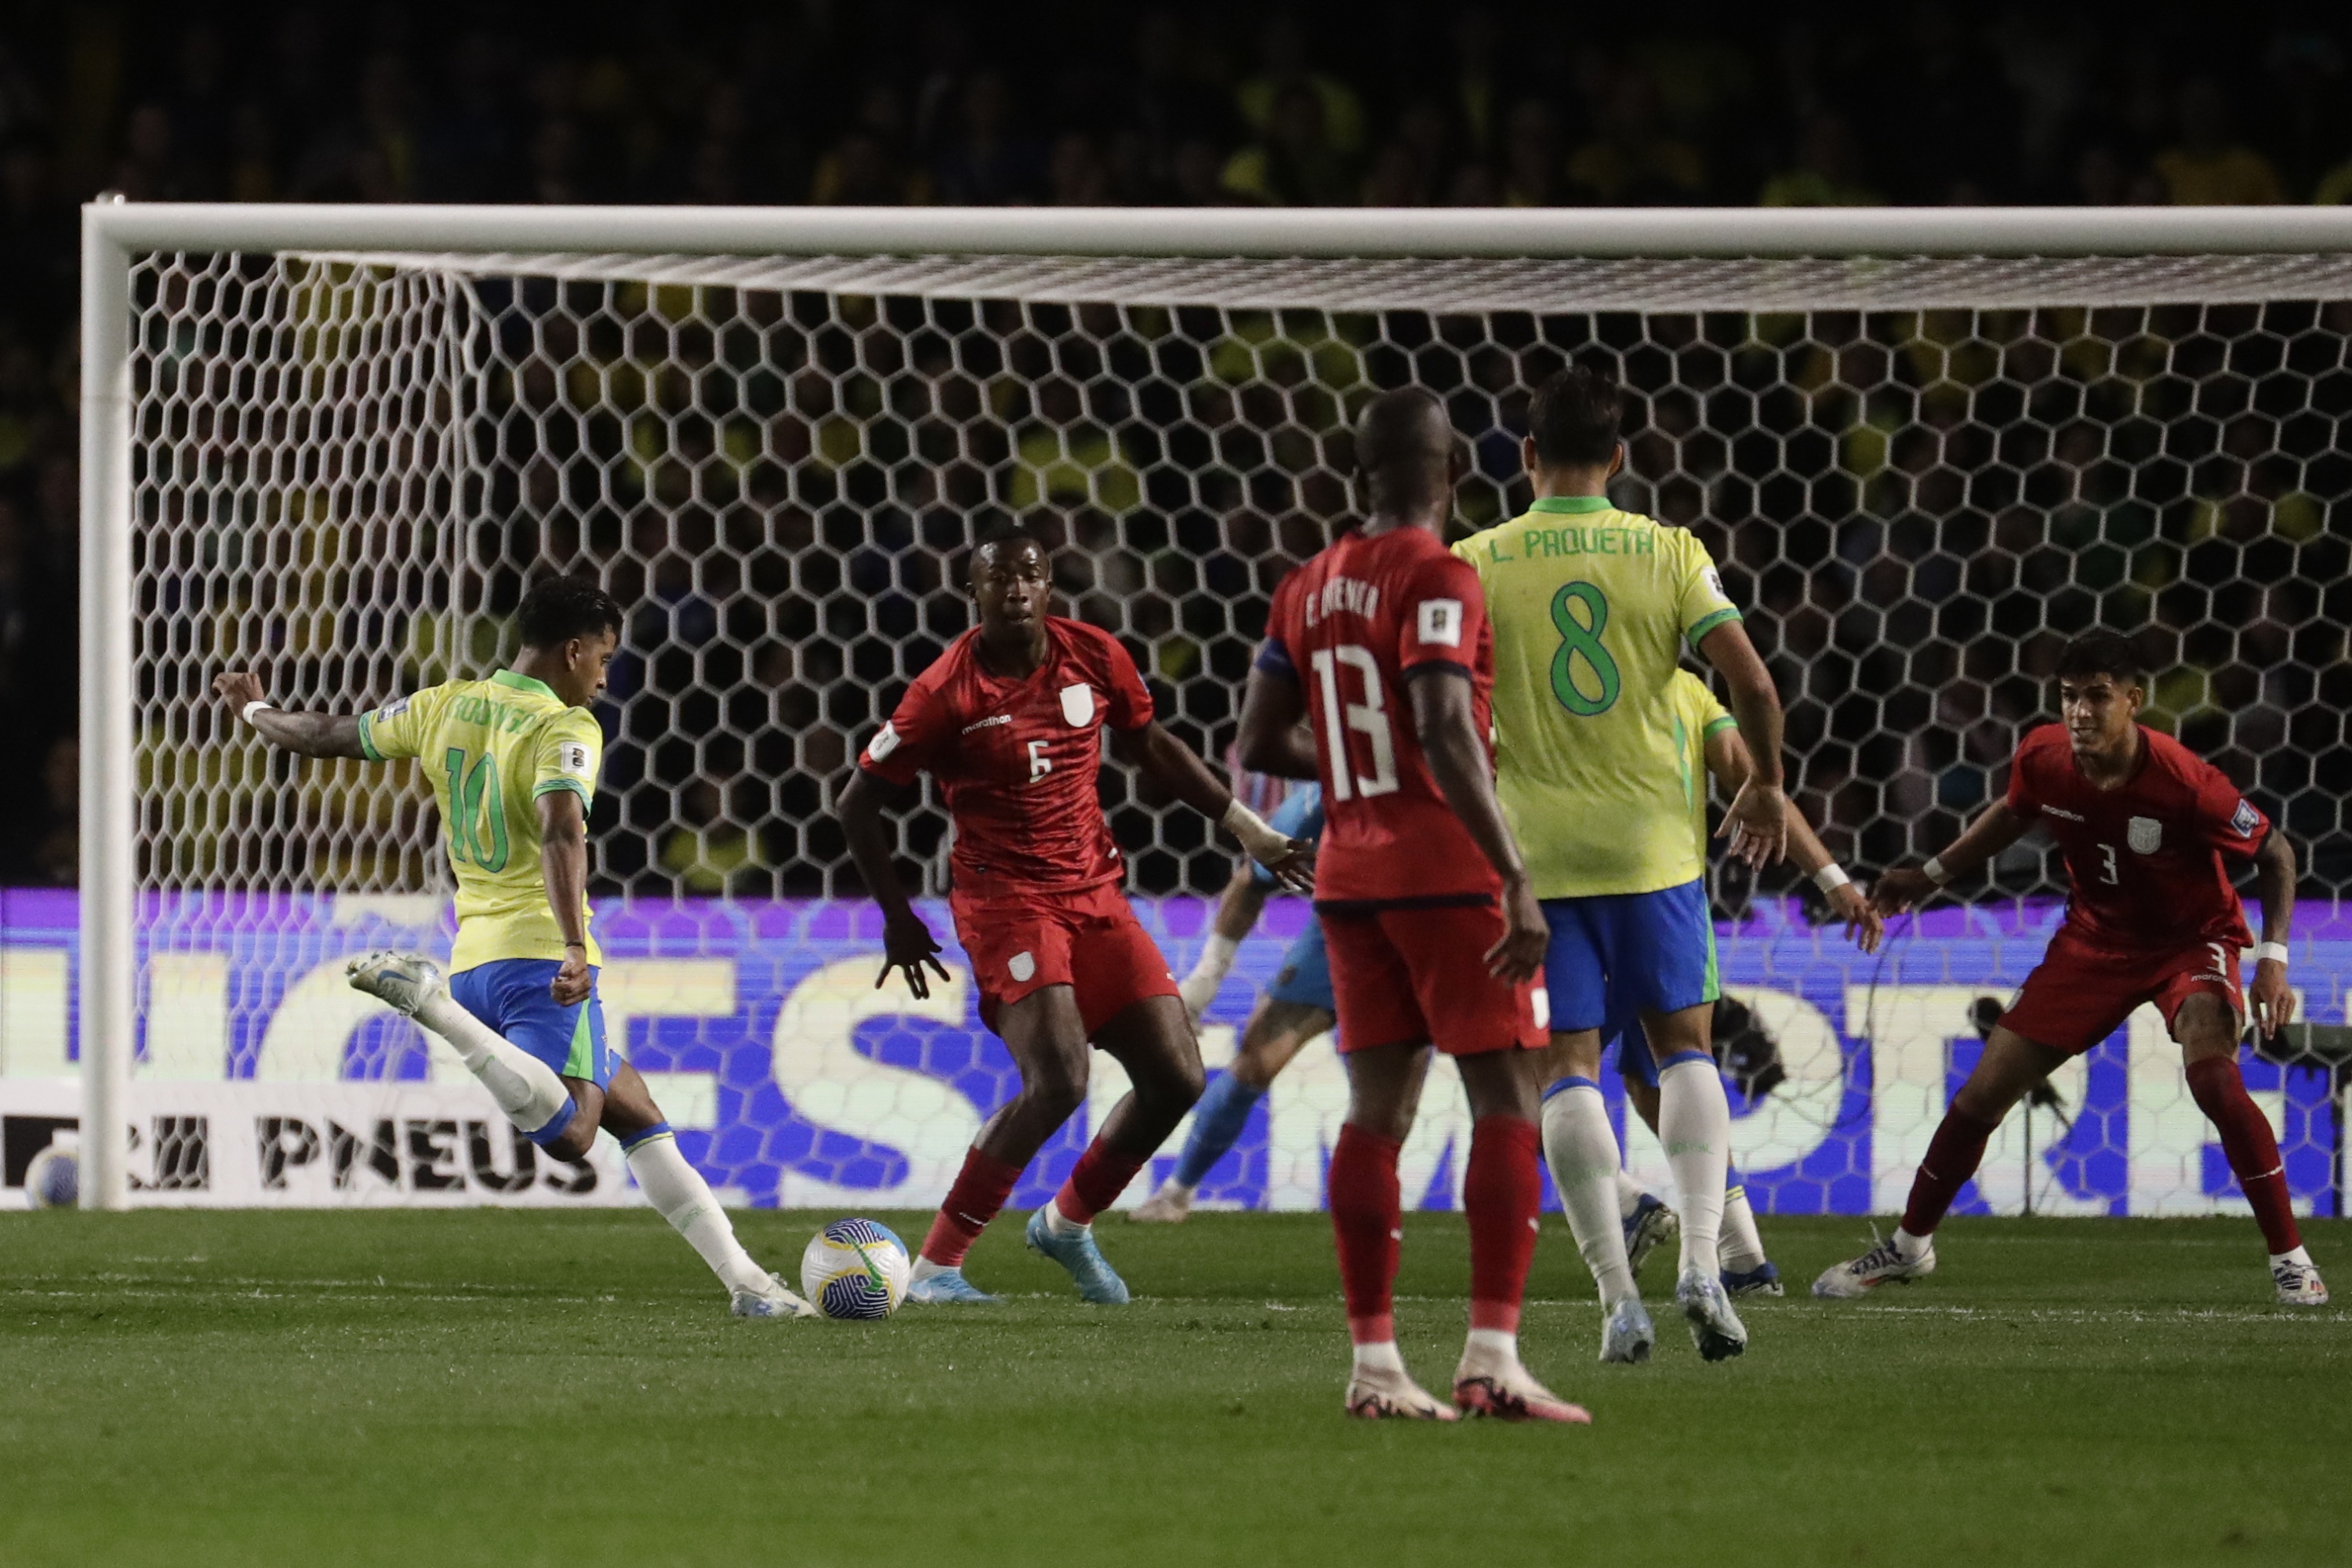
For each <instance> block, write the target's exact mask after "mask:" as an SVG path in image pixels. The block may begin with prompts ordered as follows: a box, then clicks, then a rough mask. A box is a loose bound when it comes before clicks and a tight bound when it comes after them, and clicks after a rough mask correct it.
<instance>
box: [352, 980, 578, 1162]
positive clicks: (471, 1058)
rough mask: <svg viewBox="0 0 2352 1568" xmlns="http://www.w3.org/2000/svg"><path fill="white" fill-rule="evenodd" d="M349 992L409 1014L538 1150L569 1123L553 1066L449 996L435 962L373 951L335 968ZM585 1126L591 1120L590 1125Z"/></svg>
mask: <svg viewBox="0 0 2352 1568" xmlns="http://www.w3.org/2000/svg"><path fill="white" fill-rule="evenodd" d="M343 973H344V977H345V978H346V979H348V980H349V981H350V982H351V985H352V989H353V990H354V991H361V992H364V993H366V994H368V995H371V996H373V997H374V998H375V999H376V1000H378V1001H379V1002H382V1003H383V1004H385V1005H387V1006H389V1007H391V1008H392V1009H393V1011H394V1012H396V1013H399V1014H402V1015H404V1016H407V1017H410V1018H414V1019H415V1020H416V1022H417V1023H418V1024H420V1025H421V1026H424V1027H425V1029H427V1030H429V1031H430V1032H431V1033H433V1034H434V1035H436V1036H437V1037H440V1038H441V1039H442V1040H444V1041H446V1042H447V1044H448V1046H449V1047H450V1048H451V1049H452V1050H455V1051H456V1052H457V1059H458V1060H459V1061H461V1062H463V1063H465V1064H466V1070H467V1072H470V1073H472V1074H473V1075H474V1077H475V1078H476V1079H479V1080H480V1082H481V1085H482V1087H483V1088H484V1089H488V1090H489V1091H490V1098H491V1099H492V1100H495V1101H497V1102H498V1107H499V1110H502V1111H504V1112H506V1115H507V1120H508V1121H511V1122H513V1123H514V1124H515V1126H516V1127H518V1128H520V1130H521V1131H523V1133H524V1134H525V1135H526V1136H528V1137H529V1138H530V1140H531V1141H532V1142H535V1143H538V1144H540V1145H541V1146H542V1147H545V1146H547V1145H550V1144H551V1143H553V1142H555V1141H556V1140H557V1139H559V1138H561V1137H562V1135H563V1133H564V1131H565V1130H566V1129H567V1128H568V1127H569V1126H570V1125H571V1122H572V1095H571V1093H570V1092H569V1091H568V1090H566V1089H565V1088H564V1087H563V1079H562V1077H561V1076H560V1075H559V1074H558V1073H557V1072H556V1070H555V1069H554V1068H551V1067H549V1066H548V1065H547V1064H546V1063H544V1062H542V1061H541V1060H540V1059H539V1058H537V1057H534V1056H532V1055H531V1054H530V1052H529V1051H526V1050H524V1049H522V1048H521V1047H519V1046H516V1045H515V1044H513V1043H512V1042H511V1041H509V1040H508V1039H506V1038H505V1037H502V1036H500V1035H499V1032H498V1031H497V1030H496V1029H494V1028H492V1027H490V1026H489V1025H488V1024H485V1023H484V1022H482V1021H481V1020H480V1019H479V1018H477V1017H475V1016H474V1015H473V1014H471V1013H469V1012H467V1010H466V1009H465V1008H464V1007H463V1006H461V1005H458V1003H457V1000H456V999H455V998H454V997H452V996H451V995H450V994H449V990H448V986H447V984H446V982H445V981H444V980H443V978H442V974H441V967H440V965H438V964H436V963H434V962H433V961H432V960H431V959H429V958H427V957H425V955H424V954H423V953H421V952H393V951H391V950H389V949H379V950H377V951H376V952H367V953H362V954H361V955H360V956H359V957H357V958H354V959H352V961H351V962H350V963H346V964H345V965H344V966H343ZM590 1125H591V1127H592V1128H593V1125H594V1123H593V1121H591V1123H590Z"/></svg>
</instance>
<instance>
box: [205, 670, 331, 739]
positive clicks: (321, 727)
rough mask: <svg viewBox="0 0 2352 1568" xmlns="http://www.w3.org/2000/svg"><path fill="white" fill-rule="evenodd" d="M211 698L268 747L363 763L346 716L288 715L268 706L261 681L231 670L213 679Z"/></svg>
mask: <svg viewBox="0 0 2352 1568" xmlns="http://www.w3.org/2000/svg"><path fill="white" fill-rule="evenodd" d="M213 695H215V697H218V698H219V699H220V700H222V701H224V702H226V703H227V704H228V705H229V707H231V708H232V709H234V710H236V712H237V713H238V714H239V715H240V716H241V717H243V719H244V720H245V721H246V722H247V723H248V724H250V725H252V726H253V727H254V729H255V730H256V731H259V733H260V735H261V738H262V739H263V740H265V741H267V742H269V743H270V744H271V745H273V746H277V747H278V748H280V749H281V750H284V751H289V752H294V753H295V754H296V755H298V756H304V757H352V758H356V759H358V760H359V761H362V762H364V761H366V760H367V752H366V749H365V748H363V747H362V746H361V744H360V721H359V720H358V719H357V718H356V717H354V716H352V715H351V714H348V713H288V712H285V711H283V710H280V709H277V708H272V707H271V706H269V696H268V693H267V692H265V691H264V690H263V689H262V687H261V678H260V677H259V676H257V675H255V674H253V673H251V672H250V671H248V670H243V669H232V670H227V671H225V672H223V673H222V674H219V675H216V676H215V677H213Z"/></svg>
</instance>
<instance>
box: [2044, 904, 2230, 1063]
mask: <svg viewBox="0 0 2352 1568" xmlns="http://www.w3.org/2000/svg"><path fill="white" fill-rule="evenodd" d="M2198 994H2206V995H2211V996H2219V997H2220V998H2221V1000H2222V1001H2223V1002H2225V1003H2227V1004H2229V1006H2230V1010H2231V1012H2232V1013H2234V1014H2235V1015H2236V1016H2237V1018H2238V1022H2239V1025H2240V1026H2241V1027H2242V1026H2244V1024H2245V1020H2246V995H2245V991H2244V989H2243V988H2242V985H2241V984H2240V982H2239V979H2238V948H2237V946H2236V944H2235V943H2232V942H2199V943H2197V944H2196V945H2195V946H2193V947H2184V948H2179V949H2176V950H2174V951H2173V952H2166V953H2158V954H2156V955H2154V956H2153V957H2151V956H2149V955H2148V954H2146V953H2136V952H2114V951H2113V950H2111V949H2108V948H2104V947H2096V946H2094V945H2093V944H2091V943H2090V942H2085V941H2084V940H2083V939H2082V938H2081V937H2079V936H2077V935H2075V934H2074V928H2072V927H2071V926H2063V925H2062V926H2060V927H2059V928H2058V934H2057V935H2056V936H2054V937H2052V938H2051V939H2050V951H2049V952H2047V953H2045V954H2043V955H2042V962H2041V963H2039V964H2037V965H2035V966H2034V970H2033V973H2031V974H2029V975H2027V976H2026V977H2025V988H2024V989H2023V990H2021V991H2020V992H2019V993H2018V994H2017V1001H2016V1003H2015V1004H2014V1005H2011V1008H2010V1010H2009V1011H2008V1012H2007V1013H2005V1014H2003V1015H2002V1016H2001V1020H2000V1022H2001V1026H2002V1027H2004V1028H2006V1029H2009V1030H2011V1032H2013V1033H2015V1034H2020V1035H2022V1036H2024V1037H2026V1038H2027V1039H2029V1040H2032V1042H2033V1043H2034V1044H2035V1045H2037V1046H2047V1047H2050V1048H2051V1049H2052V1050H2053V1051H2063V1052H2065V1053H2066V1054H2067V1055H2068V1056H2080V1055H2081V1054H2082V1053H2083V1052H2084V1051H2087V1050H2089V1049H2090V1048H2091V1047H2093V1046H2095V1045H2097V1044H2098V1043H2099V1042H2100V1041H2101V1040H2104V1039H2105V1038H2106V1037H2108V1036H2109V1035H2112V1034H2114V1033H2115V1032H2116V1030H2117V1029H2119V1028H2121V1027H2122V1026H2123V1023H2124V1020H2125V1019H2126V1018H2128V1017H2130V1016H2131V1015H2132V1011H2133V1009H2135V1008H2137V1006H2138V1005H2140V1004H2141V1003H2143V1002H2152V1003H2154V1004H2156V1010H2157V1011H2158V1012H2159V1013H2161V1014H2163V1015H2164V1024H2165V1027H2167V1028H2170V1027H2171V1026H2172V1020H2173V1018H2174V1017H2175V1016H2177V1015H2178V1014H2179V1011H2180V1008H2181V1005H2182V1004H2183V1003H2185V1002H2187V1001H2188V1000H2189V998H2190V997H2191V996H2195V995H2198Z"/></svg>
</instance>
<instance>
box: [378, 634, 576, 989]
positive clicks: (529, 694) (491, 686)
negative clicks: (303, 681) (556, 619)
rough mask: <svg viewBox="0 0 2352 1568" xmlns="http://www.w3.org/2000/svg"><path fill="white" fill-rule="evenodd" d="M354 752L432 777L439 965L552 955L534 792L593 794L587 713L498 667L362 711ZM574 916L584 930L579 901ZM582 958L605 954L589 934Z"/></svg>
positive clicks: (555, 934)
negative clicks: (447, 887) (449, 923)
mask: <svg viewBox="0 0 2352 1568" xmlns="http://www.w3.org/2000/svg"><path fill="white" fill-rule="evenodd" d="M360 749H361V750H362V751H363V752H366V753H367V755H368V759H369V760H370V761H371V762H379V763H380V762H383V761H386V760H387V759H389V758H393V757H415V758H416V759H417V760H418V761H419V762H420V763H422V764H423V765H424V769H425V777H427V778H428V779H430V780H432V781H433V800H434V804H435V805H438V806H439V807H440V808H441V835H442V838H443V841H444V842H445V843H446V846H447V847H448V850H449V868H450V870H451V871H452V872H453V873H454V874H455V875H456V877H457V946H456V948H455V950H454V951H453V952H451V953H450V955H449V969H450V972H451V973H458V972H460V971H463V970H467V969H472V968H474V967H476V966H477V965H478V964H484V963H496V962H498V961H499V960H500V959H508V958H554V959H561V958H562V956H563V928H562V927H561V926H559V925H557V924H556V923H555V911H554V910H551V909H550V908H549V907H548V903H547V885H546V883H545V881H544V880H543V879H542V873H541V860H540V857H541V849H542V848H543V844H542V841H541V838H540V834H539V797H540V796H541V795H548V794H551V793H552V792H553V791H556V790H570V791H571V792H572V794H574V795H578V796H579V797H580V806H581V809H582V810H583V811H585V810H586V809H587V808H588V806H589V805H591V804H592V803H593V800H594V798H595V790H596V769H597V766H598V764H599V763H601V762H602V761H603V759H604V732H603V731H600V730H599V729H597V727H596V720H595V718H594V716H593V714H591V713H590V712H589V711H588V710H586V709H585V708H573V707H570V706H568V705H567V704H566V703H565V702H564V700H562V698H560V697H558V696H557V695H556V694H555V693H554V692H553V691H552V690H551V689H549V687H548V686H547V684H546V683H545V682H543V681H538V680H533V679H530V677H529V676H527V675H517V674H516V673H515V672H514V671H512V670H510V669H502V670H500V671H499V672H498V673H497V674H496V675H493V676H492V677H490V679H488V680H453V681H451V682H449V683H448V684H447V685H446V686H428V687H426V688H425V689H424V690H422V691H419V692H417V693H416V694H415V695H414V696H411V697H404V698H402V699H401V700H399V701H397V702H392V703H387V704H386V705H385V706H383V707H382V708H379V709H377V710H375V711H374V712H373V713H365V714H362V715H361V717H360ZM580 918H581V921H582V929H583V931H585V930H586V929H587V928H586V921H587V919H588V910H587V907H586V900H585V899H583V900H582V908H581V911H580ZM588 962H589V963H595V964H601V963H604V954H603V953H602V952H600V951H598V949H597V946H596V937H595V933H594V932H593V931H590V932H588Z"/></svg>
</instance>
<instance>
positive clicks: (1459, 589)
mask: <svg viewBox="0 0 2352 1568" xmlns="http://www.w3.org/2000/svg"><path fill="white" fill-rule="evenodd" d="M1257 662H1258V668H1261V669H1265V670H1266V671H1268V672H1269V673H1272V674H1276V675H1284V676H1287V677H1289V678H1290V679H1294V680H1297V681H1298V682H1300V684H1301V685H1302V686H1303V688H1304V689H1305V692H1306V697H1307V721H1308V723H1309V724H1310V725H1311V727H1312V728H1313V730H1314V732H1315V758H1316V766H1317V770H1318V773H1320V774H1321V776H1322V780H1323V839H1322V846H1321V848H1320V849H1319V850H1318V853H1317V855H1316V862H1315V902H1316V906H1317V907H1318V908H1319V909H1325V910H1329V909H1331V908H1333V907H1334V906H1356V907H1361V908H1377V907H1381V906H1393V905H1399V904H1414V903H1430V902H1433V901H1451V900H1457V899H1458V900H1462V901H1483V900H1488V899H1492V898H1493V897H1495V896H1496V894H1498V893H1500V892H1501V890H1502V886H1503V884H1502V879H1500V878H1498V877H1497V876H1496V874H1495V871H1494V868H1492V867H1490V866H1488V865H1487V864H1486V857H1485V856H1484V855H1481V854H1480V853H1479V852H1478V846H1477V844H1476V843H1475V841H1474V840H1473V839H1472V838H1471V837H1470V832H1469V829H1467V828H1465V827H1464V826H1462V822H1461V819H1460V818H1459V817H1457V816H1454V808H1453V807H1452V806H1450V805H1446V803H1445V796H1444V794H1443V793H1441V792H1440V791H1439V789H1438V787H1437V780H1436V778H1435V776H1434V775H1433V774H1432V773H1430V771H1429V762H1428V759H1427V758H1426V757H1424V756H1423V754H1422V750H1421V745H1420V742H1418V741H1417V740H1416V739H1415V737H1414V734H1413V723H1412V696H1411V694H1410V693H1408V692H1407V691H1406V689H1405V682H1406V681H1407V680H1408V679H1415V678H1418V679H1423V680H1454V679H1465V680H1467V681H1469V682H1470V700H1471V706H1472V708H1473V710H1474V720H1475V724H1476V727H1477V731H1478V736H1479V740H1480V742H1481V743H1482V744H1486V745H1490V746H1491V742H1490V741H1489V739H1488V737H1489V734H1490V731H1491V730H1492V720H1491V718H1490V715H1489V711H1488V699H1489V696H1490V694H1491V692H1492V691H1493V689H1494V685H1495V636H1494V630H1493V628H1492V627H1491V626H1489V625H1488V624H1487V621H1486V597H1485V595H1483V594H1482V593H1481V592H1480V590H1479V587H1478V574H1477V573H1475V572H1474V571H1472V570H1471V569H1470V567H1469V566H1468V565H1466V564H1465V563H1463V562H1460V561H1457V560H1455V559H1454V556H1453V555H1452V554H1451V553H1450V552H1447V550H1446V548H1445V546H1444V544H1443V543H1441V542H1439V541H1438V538H1437V536H1436V535H1435V534H1433V533H1431V532H1430V531H1428V530H1426V529H1421V528H1399V529H1394V530H1391V531H1388V532H1386V533H1381V534H1376V535H1374V536H1372V537H1370V538H1369V539H1368V538H1366V537H1364V536H1363V535H1362V534H1360V533H1349V534H1346V535H1343V536H1342V537H1341V538H1340V539H1339V542H1337V543H1335V544H1333V545H1332V546H1331V547H1330V548H1329V549H1328V550H1326V551H1324V552H1322V553H1321V554H1319V555H1318V556H1316V557H1315V558H1314V559H1313V560H1311V561H1309V562H1307V563H1306V564H1305V565H1303V566H1301V567H1299V568H1298V570H1297V571H1296V572H1293V573H1292V574H1290V575H1289V576H1287V577H1286V578H1284V579H1283V580H1282V586H1281V587H1279V588H1277V589H1276V590H1275V595H1274V608H1273V611H1272V613H1271V614H1270V615H1269V616H1268V617H1267V620H1266V637H1265V646H1264V647H1262V648H1261V649H1260V650H1259V653H1258V658H1257Z"/></svg>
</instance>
